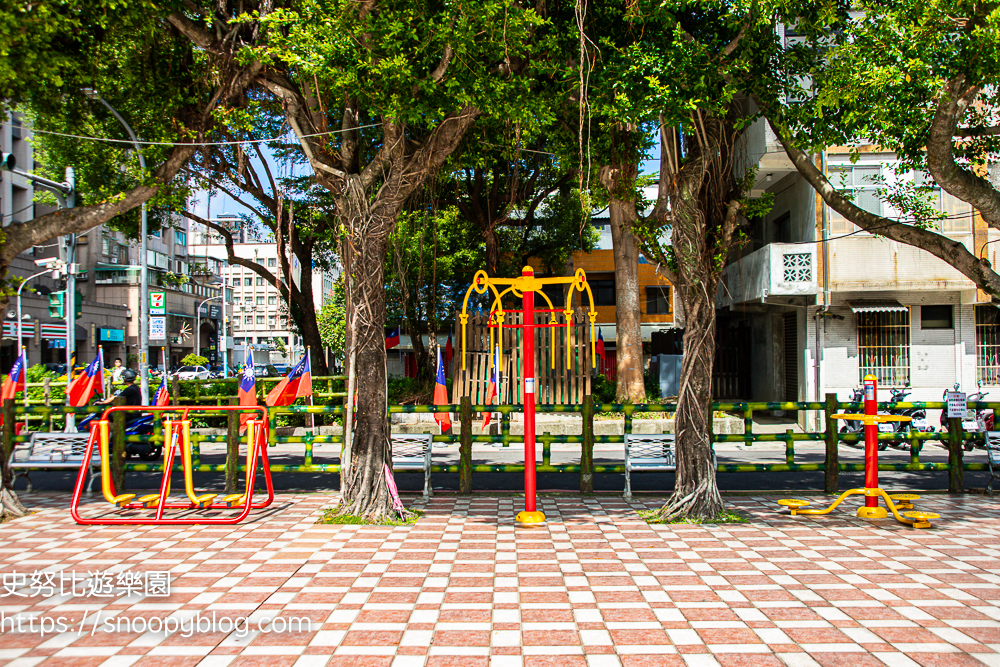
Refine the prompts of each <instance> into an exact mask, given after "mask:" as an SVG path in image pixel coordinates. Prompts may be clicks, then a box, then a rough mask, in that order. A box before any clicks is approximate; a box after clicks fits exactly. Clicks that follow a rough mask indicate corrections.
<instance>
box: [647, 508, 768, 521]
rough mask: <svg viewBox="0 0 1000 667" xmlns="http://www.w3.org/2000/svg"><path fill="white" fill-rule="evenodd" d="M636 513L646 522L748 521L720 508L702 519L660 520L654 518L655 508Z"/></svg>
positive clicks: (735, 513)
mask: <svg viewBox="0 0 1000 667" xmlns="http://www.w3.org/2000/svg"><path fill="white" fill-rule="evenodd" d="M637 514H638V515H639V517H640V518H642V520H643V521H645V522H646V523H750V519H748V518H746V517H745V516H743V515H742V514H740V513H739V512H734V511H732V510H722V511H721V512H719V513H718V514H716V515H715V516H713V517H712V518H711V519H705V520H704V521H698V520H697V519H690V518H683V519H673V520H671V521H662V520H659V519H656V518H655V515H656V510H638V511H637Z"/></svg>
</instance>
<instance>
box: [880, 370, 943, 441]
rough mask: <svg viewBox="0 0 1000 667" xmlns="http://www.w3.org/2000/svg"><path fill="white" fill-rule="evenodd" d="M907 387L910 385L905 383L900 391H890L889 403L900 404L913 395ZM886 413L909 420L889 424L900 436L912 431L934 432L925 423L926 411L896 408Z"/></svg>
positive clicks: (922, 409) (932, 428) (931, 427)
mask: <svg viewBox="0 0 1000 667" xmlns="http://www.w3.org/2000/svg"><path fill="white" fill-rule="evenodd" d="M909 387H910V384H909V383H906V386H904V387H903V388H902V389H891V390H890V393H891V395H892V396H891V398H890V402H892V403H902V402H903V401H905V400H906V397H907V396H909V395H910V394H911V393H913V392H912V390H911V389H910V388H909ZM888 413H889V414H890V415H901V416H905V417H909V418H910V419H909V421H899V422H890V424H891V425H892V426H893V430H895V432H896V433H899V434H900V435H904V436H905V435H906V434H908V433H909V432H910V431H913V430H915V431H919V432H921V433H933V432H934V427H933V426H931V425H930V424H929V423H928V422H927V411H926V410H925V409H924V408H896V409H892V410H889V411H888ZM893 445H894V446H900V447H902V446H904V443H902V442H900V443H893Z"/></svg>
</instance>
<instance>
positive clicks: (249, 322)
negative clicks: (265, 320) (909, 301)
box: [243, 315, 253, 324]
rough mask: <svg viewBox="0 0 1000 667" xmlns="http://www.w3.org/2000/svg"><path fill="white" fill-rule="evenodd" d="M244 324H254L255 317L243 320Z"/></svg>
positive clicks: (247, 317) (248, 316)
mask: <svg viewBox="0 0 1000 667" xmlns="http://www.w3.org/2000/svg"><path fill="white" fill-rule="evenodd" d="M243 323H244V324H253V317H251V316H250V315H247V316H246V317H244V318H243Z"/></svg>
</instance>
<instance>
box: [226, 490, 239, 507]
mask: <svg viewBox="0 0 1000 667" xmlns="http://www.w3.org/2000/svg"><path fill="white" fill-rule="evenodd" d="M223 500H224V501H225V502H226V505H227V506H228V507H239V506H240V505H242V504H243V494H242V493H233V494H230V495H228V496H226V497H225V498H223Z"/></svg>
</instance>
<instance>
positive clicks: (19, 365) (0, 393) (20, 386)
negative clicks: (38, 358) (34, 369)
mask: <svg viewBox="0 0 1000 667" xmlns="http://www.w3.org/2000/svg"><path fill="white" fill-rule="evenodd" d="M27 379H28V359H27V357H26V356H25V354H24V348H22V349H21V355H20V356H19V357H18V358H17V359H16V360H15V361H14V365H13V366H11V369H10V375H8V376H7V379H6V380H4V381H3V388H2V389H0V400H6V399H8V398H14V397H15V396H16V395H17V392H19V391H25V382H26V381H27Z"/></svg>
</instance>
